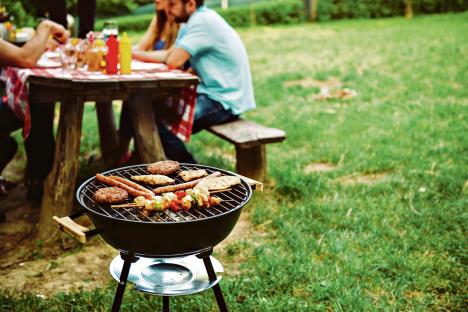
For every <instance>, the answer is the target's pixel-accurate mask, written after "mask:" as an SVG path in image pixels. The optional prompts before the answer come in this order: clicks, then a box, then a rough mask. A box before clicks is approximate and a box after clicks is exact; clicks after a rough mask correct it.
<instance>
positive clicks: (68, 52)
mask: <svg viewBox="0 0 468 312" xmlns="http://www.w3.org/2000/svg"><path fill="white" fill-rule="evenodd" d="M77 59H78V48H77V47H76V46H75V45H73V44H72V43H71V42H67V43H66V44H65V45H63V46H62V47H61V49H60V60H61V62H62V68H63V69H64V70H75V69H76V62H77Z"/></svg>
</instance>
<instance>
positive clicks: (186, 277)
mask: <svg viewBox="0 0 468 312" xmlns="http://www.w3.org/2000/svg"><path fill="white" fill-rule="evenodd" d="M212 253H213V248H209V249H207V250H205V251H202V252H200V253H198V254H197V255H196V257H197V258H198V259H201V260H203V264H204V268H205V270H206V273H207V274H208V281H207V282H208V284H207V285H205V287H204V288H201V289H199V290H196V291H193V289H192V290H190V291H191V292H188V293H183V291H182V292H180V293H179V295H182V294H189V293H195V292H198V291H202V290H206V289H209V288H212V289H213V292H214V295H215V298H216V302H217V303H218V307H219V311H220V312H228V309H227V306H226V302H225V300H224V296H223V293H222V292H221V287H220V286H219V280H220V278H218V277H217V275H216V272H215V269H214V267H213V263H212V260H211V257H210V256H211V254H212ZM120 257H121V258H122V260H123V266H122V269H121V271H120V277H119V278H118V279H119V282H118V286H117V291H116V292H115V297H114V303H113V304H112V312H118V311H120V306H121V304H122V298H123V295H124V292H125V287H126V286H127V280H128V279H129V273H130V267H131V266H132V263H135V262H137V261H138V260H139V258H138V257H137V256H135V255H134V254H131V253H128V252H121V253H120ZM114 260H115V259H114ZM114 262H115V261H113V263H114ZM113 263H112V264H111V273H112V265H113ZM156 266H159V267H161V268H163V269H164V268H170V269H172V270H176V276H177V277H181V283H185V285H186V284H188V283H190V281H192V280H193V279H195V278H196V277H197V276H196V275H197V274H195V273H194V272H190V271H188V269H187V268H186V267H185V266H182V265H178V264H173V263H157V264H153V265H149V266H148V267H145V268H143V269H142V271H141V275H145V274H146V275H147V276H148V277H149V278H153V279H157V280H158V283H164V282H167V283H171V282H174V279H173V278H171V276H170V275H169V276H168V275H167V274H166V273H165V272H159V271H150V270H149V268H150V269H151V268H152V267H156ZM194 275H195V276H194ZM198 275H200V274H198ZM114 278H117V277H116V276H115V275H114ZM176 282H177V281H176ZM174 283H175V282H174ZM175 285H177V284H175ZM159 286H164V285H159ZM137 288H139V287H138V285H137ZM140 290H142V291H144V292H147V293H152V291H151V290H148V289H140ZM153 294H159V295H160V292H154V293H153ZM173 295H177V294H173ZM169 297H170V296H167V295H162V299H163V309H162V311H163V312H169Z"/></svg>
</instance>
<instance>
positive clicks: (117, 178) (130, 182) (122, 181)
mask: <svg viewBox="0 0 468 312" xmlns="http://www.w3.org/2000/svg"><path fill="white" fill-rule="evenodd" d="M109 178H111V179H114V180H117V181H119V182H121V183H123V184H125V185H128V186H130V187H132V188H134V189H136V190H139V191H142V192H145V193H148V194H149V195H154V193H153V192H152V191H151V190H148V189H147V188H145V187H143V186H141V185H140V184H137V183H135V182H132V181H130V180H128V179H125V178H122V177H118V176H109Z"/></svg>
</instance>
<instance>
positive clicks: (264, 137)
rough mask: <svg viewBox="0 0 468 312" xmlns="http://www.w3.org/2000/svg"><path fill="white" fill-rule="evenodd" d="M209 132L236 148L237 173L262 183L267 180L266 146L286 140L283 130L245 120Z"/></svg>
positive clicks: (222, 125)
mask: <svg viewBox="0 0 468 312" xmlns="http://www.w3.org/2000/svg"><path fill="white" fill-rule="evenodd" d="M208 131H210V132H211V133H213V134H215V135H216V136H218V137H220V138H222V139H224V140H226V141H228V142H230V143H232V144H234V145H235V146H236V171H237V173H239V174H241V175H243V176H246V177H249V178H252V179H254V180H257V181H261V182H263V181H265V180H266V178H267V154H266V144H269V143H277V142H281V141H283V140H284V139H285V138H286V134H285V132H284V131H283V130H280V129H275V128H268V127H265V126H262V125H260V124H257V123H255V122H252V121H247V120H244V119H238V120H235V121H232V122H228V123H225V124H221V125H216V126H213V127H211V128H209V129H208Z"/></svg>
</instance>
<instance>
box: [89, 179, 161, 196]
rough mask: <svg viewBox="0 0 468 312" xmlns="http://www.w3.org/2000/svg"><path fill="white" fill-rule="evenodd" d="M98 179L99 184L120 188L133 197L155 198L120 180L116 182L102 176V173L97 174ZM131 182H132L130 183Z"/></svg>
mask: <svg viewBox="0 0 468 312" xmlns="http://www.w3.org/2000/svg"><path fill="white" fill-rule="evenodd" d="M96 179H97V180H98V181H99V182H101V183H104V184H106V185H109V186H116V187H119V188H121V189H123V190H125V191H127V192H128V194H129V195H131V196H135V197H136V196H144V197H146V198H151V197H153V196H154V195H151V194H149V193H148V192H143V191H140V190H138V189H136V188H133V187H131V186H129V185H127V184H125V183H122V182H120V181H118V180H115V179H113V178H110V177H106V176H105V175H102V174H100V173H98V174H96ZM129 182H131V181H129ZM131 183H133V182H131ZM135 184H136V183H135ZM147 191H149V190H147Z"/></svg>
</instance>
